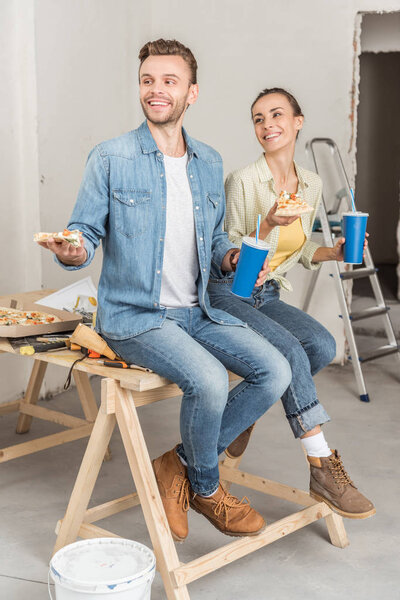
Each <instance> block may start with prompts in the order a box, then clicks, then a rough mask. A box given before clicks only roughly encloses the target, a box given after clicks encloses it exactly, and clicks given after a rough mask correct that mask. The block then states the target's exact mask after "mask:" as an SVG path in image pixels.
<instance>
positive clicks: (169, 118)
mask: <svg viewBox="0 0 400 600" xmlns="http://www.w3.org/2000/svg"><path fill="white" fill-rule="evenodd" d="M140 104H141V106H142V110H143V112H144V116H145V117H146V119H147V120H148V121H150V123H153V124H154V125H169V124H175V123H177V122H178V121H179V119H180V118H181V116H182V114H183V113H184V112H185V110H186V108H187V98H184V99H182V100H179V101H178V103H177V104H176V105H175V108H174V109H173V110H172V111H171V112H169V113H168V114H166V115H157V114H155V115H150V114H149V107H148V106H147V101H145V102H143V101H142V100H141V101H140Z"/></svg>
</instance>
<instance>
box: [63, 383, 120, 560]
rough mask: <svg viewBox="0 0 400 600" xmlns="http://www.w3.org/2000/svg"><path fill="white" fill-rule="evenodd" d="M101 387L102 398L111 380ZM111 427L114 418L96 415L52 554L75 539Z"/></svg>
mask: <svg viewBox="0 0 400 600" xmlns="http://www.w3.org/2000/svg"><path fill="white" fill-rule="evenodd" d="M101 383H102V395H104V396H106V395H107V389H108V387H109V386H110V385H112V384H113V382H112V381H111V380H110V379H104V380H103V381H102V382H101ZM114 427H115V416H114V415H106V414H104V413H103V412H101V411H99V412H98V415H97V418H96V421H95V424H94V426H93V431H92V435H91V436H90V439H89V443H88V445H87V448H86V452H85V454H84V457H83V460H82V463H81V466H80V469H79V473H78V477H77V478H76V481H75V485H74V489H73V491H72V494H71V497H70V500H69V503H68V507H67V511H66V513H65V517H64V519H63V522H62V524H61V527H60V531H59V534H58V537H57V541H56V545H55V548H54V552H57V550H59V549H60V548H63V546H65V545H66V544H70V543H71V542H73V541H75V540H76V538H77V536H78V533H79V528H80V526H81V525H82V523H83V519H84V516H85V513H86V510H87V506H88V504H89V500H90V497H91V495H92V492H93V488H94V485H95V483H96V480H97V477H98V474H99V472H100V467H101V464H102V462H103V457H104V453H105V451H106V449H107V446H108V443H109V441H110V438H111V435H112V432H113V431H114Z"/></svg>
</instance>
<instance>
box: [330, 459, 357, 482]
mask: <svg viewBox="0 0 400 600" xmlns="http://www.w3.org/2000/svg"><path fill="white" fill-rule="evenodd" d="M329 461H330V463H331V464H330V465H329V470H330V472H331V473H332V476H333V478H334V480H335V481H336V482H337V483H339V484H342V485H348V484H351V483H353V482H352V480H351V479H350V476H349V474H348V473H347V471H346V469H345V468H344V465H343V463H342V459H341V458H340V455H339V454H334V455H333V456H330V457H329Z"/></svg>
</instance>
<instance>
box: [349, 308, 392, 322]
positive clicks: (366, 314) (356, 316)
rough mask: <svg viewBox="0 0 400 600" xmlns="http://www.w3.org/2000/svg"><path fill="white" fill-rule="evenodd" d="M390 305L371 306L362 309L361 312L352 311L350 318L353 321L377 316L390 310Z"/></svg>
mask: <svg viewBox="0 0 400 600" xmlns="http://www.w3.org/2000/svg"><path fill="white" fill-rule="evenodd" d="M389 310H390V309H389V307H388V306H371V307H370V308H364V310H360V312H357V313H352V314H351V315H350V319H351V320H352V321H360V320H361V319H370V318H372V317H377V316H378V315H384V314H386V313H387V312H389Z"/></svg>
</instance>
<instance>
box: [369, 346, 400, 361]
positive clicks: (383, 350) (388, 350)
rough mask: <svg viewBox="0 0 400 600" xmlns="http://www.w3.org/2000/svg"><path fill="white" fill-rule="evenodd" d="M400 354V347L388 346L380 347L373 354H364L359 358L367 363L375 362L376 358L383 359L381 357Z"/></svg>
mask: <svg viewBox="0 0 400 600" xmlns="http://www.w3.org/2000/svg"><path fill="white" fill-rule="evenodd" d="M395 352H400V346H399V345H397V344H396V345H393V344H387V345H386V346H380V347H379V348H376V349H375V350H372V351H371V352H364V353H363V355H362V356H360V357H359V360H360V362H367V361H368V360H374V359H375V358H381V356H387V355H388V354H394V353H395Z"/></svg>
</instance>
